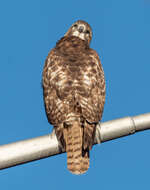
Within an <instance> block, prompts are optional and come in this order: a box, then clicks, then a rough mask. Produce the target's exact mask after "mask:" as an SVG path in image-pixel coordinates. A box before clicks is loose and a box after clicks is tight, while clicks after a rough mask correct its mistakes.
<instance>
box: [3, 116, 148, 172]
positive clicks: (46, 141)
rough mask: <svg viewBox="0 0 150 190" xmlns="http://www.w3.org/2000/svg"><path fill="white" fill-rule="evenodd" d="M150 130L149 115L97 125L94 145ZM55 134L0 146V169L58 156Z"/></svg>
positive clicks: (59, 150)
mask: <svg viewBox="0 0 150 190" xmlns="http://www.w3.org/2000/svg"><path fill="white" fill-rule="evenodd" d="M146 129H150V113H147V114H143V115H139V116H135V117H125V118H122V119H116V120H112V121H107V122H104V123H101V124H98V125H97V130H96V135H95V144H97V143H100V142H105V141H108V140H112V139H116V138H119V137H122V136H126V135H130V134H133V133H135V132H138V131H142V130H146ZM60 153H62V150H61V148H60V146H59V144H58V141H57V138H56V136H55V132H54V131H53V132H52V133H51V134H48V135H45V136H41V137H36V138H32V139H28V140H23V141H18V142H15V143H11V144H7V145H1V146H0V169H4V168H8V167H12V166H15V165H18V164H23V163H26V162H31V161H34V160H39V159H41V158H46V157H49V156H52V155H56V154H60Z"/></svg>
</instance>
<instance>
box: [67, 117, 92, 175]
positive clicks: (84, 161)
mask: <svg viewBox="0 0 150 190" xmlns="http://www.w3.org/2000/svg"><path fill="white" fill-rule="evenodd" d="M64 138H65V142H66V152H67V166H68V169H69V170H70V172H71V173H73V174H82V173H85V172H86V171H87V170H88V168H89V150H83V128H82V127H81V125H80V123H79V122H78V121H75V122H73V124H72V125H71V126H68V127H67V128H65V129H64Z"/></svg>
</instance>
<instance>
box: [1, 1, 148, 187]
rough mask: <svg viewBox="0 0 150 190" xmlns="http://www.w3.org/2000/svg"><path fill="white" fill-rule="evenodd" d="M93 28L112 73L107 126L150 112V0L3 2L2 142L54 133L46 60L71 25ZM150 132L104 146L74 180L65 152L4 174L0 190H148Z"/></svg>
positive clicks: (106, 67)
mask: <svg viewBox="0 0 150 190" xmlns="http://www.w3.org/2000/svg"><path fill="white" fill-rule="evenodd" d="M78 19H83V20H85V21H87V22H89V24H90V25H91V26H92V29H93V33H94V35H93V40H92V43H91V47H92V48H94V49H95V50H96V51H98V53H99V55H100V57H101V59H102V64H103V67H104V71H105V78H106V85H107V96H106V104H105V111H104V114H103V121H107V120H111V119H115V118H120V117H125V116H128V115H138V114H142V113H146V112H149V111H150V84H149V81H150V1H149V0H132V1H130V0H126V1H120V0H105V1H104V0H103V1H101V0H95V1H90V0H86V1H84V0H83V1H82V0H75V1H73V0H63V1H58V0H56V1H49V0H36V1H35V0H32V1H30V0H26V1H20V0H13V1H11V0H5V1H4V0H1V1H0V94H1V98H0V144H7V143H10V142H15V141H17V140H22V139H27V138H31V137H36V136H41V135H45V134H47V133H49V132H50V131H51V126H50V125H49V123H48V122H47V118H46V115H45V111H44V106H43V97H42V88H41V76H42V69H43V65H44V60H45V58H46V56H47V54H48V52H49V50H50V49H51V48H53V47H54V46H55V43H56V41H57V40H58V39H60V38H61V37H62V36H63V35H64V33H65V32H66V31H67V29H68V28H69V27H70V25H71V24H72V23H73V22H74V21H76V20H78ZM149 146H150V131H145V132H141V133H138V134H135V135H133V136H129V137H124V138H120V139H117V140H114V141H110V142H107V143H103V144H101V145H97V146H95V147H94V148H93V150H92V151H91V162H90V163H91V165H90V169H89V170H88V172H87V173H86V174H85V175H82V176H74V175H72V174H70V173H69V172H68V171H67V169H66V154H62V155H58V156H54V157H50V158H47V159H43V160H39V161H35V162H32V163H28V164H24V165H20V166H16V167H13V168H10V169H6V170H2V171H0V189H2V190H10V189H14V190H20V189H21V190H26V189H36V190H42V189H53V190H55V189H56V190H57V189H60V188H61V189H66V190H67V189H72V190H77V189H87V190H89V189H90V190H91V189H103V190H104V189H106V190H107V189H109V190H110V189H111V190H112V189H114V190H120V189H121V190H126V189H136V190H138V189H139V190H141V189H149V188H150V182H149V180H150V177H149V175H150V174H149V173H150V148H149Z"/></svg>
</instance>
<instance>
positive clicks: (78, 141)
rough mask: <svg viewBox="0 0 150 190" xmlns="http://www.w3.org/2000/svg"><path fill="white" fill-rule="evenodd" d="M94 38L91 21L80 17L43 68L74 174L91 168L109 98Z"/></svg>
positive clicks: (49, 109)
mask: <svg viewBox="0 0 150 190" xmlns="http://www.w3.org/2000/svg"><path fill="white" fill-rule="evenodd" d="M91 38H92V30H91V28H90V26H89V24H88V23H86V22H84V21H77V22H76V23H74V24H73V25H72V26H71V28H70V29H69V30H68V32H67V33H66V34H65V36H64V37H63V38H62V39H60V40H59V41H58V42H57V44H56V47H55V48H53V49H52V50H51V51H50V53H49V54H48V57H47V59H46V62H45V66H44V70H43V90H44V91H43V92H44V102H45V110H46V114H47V118H48V121H49V122H50V123H51V124H52V125H53V126H54V128H55V132H56V136H57V138H58V141H59V142H60V144H61V146H62V148H64V149H65V150H66V152H67V164H68V169H69V170H70V171H71V172H72V173H74V174H82V173H84V172H86V171H87V169H88V168H89V151H90V150H91V148H92V145H93V141H94V136H95V128H96V124H97V123H98V122H99V120H100V119H101V117H102V113H103V108H104V102H105V80H104V72H103V69H102V65H101V62H100V59H99V57H98V54H97V53H96V52H95V51H94V50H93V49H91V48H90V47H89V44H90V40H91Z"/></svg>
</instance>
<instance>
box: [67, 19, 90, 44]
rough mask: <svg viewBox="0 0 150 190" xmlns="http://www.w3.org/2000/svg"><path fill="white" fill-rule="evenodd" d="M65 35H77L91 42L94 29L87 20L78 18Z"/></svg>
mask: <svg viewBox="0 0 150 190" xmlns="http://www.w3.org/2000/svg"><path fill="white" fill-rule="evenodd" d="M65 36H77V37H79V38H81V39H82V40H85V41H87V42H88V44H89V43H90V41H91V39H92V29H91V27H90V25H89V24H88V23H87V22H85V21H82V20H78V21H77V22H75V23H74V24H73V25H72V26H71V27H70V28H69V30H68V31H67V33H66V34H65Z"/></svg>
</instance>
